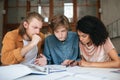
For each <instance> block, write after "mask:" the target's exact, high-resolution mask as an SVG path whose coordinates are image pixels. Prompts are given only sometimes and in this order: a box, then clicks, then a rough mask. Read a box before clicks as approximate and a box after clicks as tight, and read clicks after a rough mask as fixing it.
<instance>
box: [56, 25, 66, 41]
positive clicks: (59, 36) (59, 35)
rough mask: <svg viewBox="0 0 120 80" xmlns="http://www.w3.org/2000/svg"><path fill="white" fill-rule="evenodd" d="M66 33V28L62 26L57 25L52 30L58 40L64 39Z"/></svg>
mask: <svg viewBox="0 0 120 80" xmlns="http://www.w3.org/2000/svg"><path fill="white" fill-rule="evenodd" d="M67 33H68V30H67V29H66V28H65V27H64V26H58V28H57V29H55V30H54V35H55V36H56V38H57V39H58V40H60V41H65V40H66V38H67Z"/></svg>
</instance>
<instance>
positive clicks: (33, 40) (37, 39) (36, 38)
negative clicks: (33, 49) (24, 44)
mask: <svg viewBox="0 0 120 80" xmlns="http://www.w3.org/2000/svg"><path fill="white" fill-rule="evenodd" d="M40 40H41V38H40V36H39V35H36V34H35V35H33V36H32V41H31V43H32V44H33V45H37V44H38V42H39V41H40Z"/></svg>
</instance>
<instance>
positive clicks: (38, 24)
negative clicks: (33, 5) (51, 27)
mask: <svg viewBox="0 0 120 80" xmlns="http://www.w3.org/2000/svg"><path fill="white" fill-rule="evenodd" d="M42 24H43V22H42V21H39V20H37V19H36V18H33V19H32V20H31V21H30V22H29V23H28V22H24V27H25V28H26V35H27V36H28V38H30V40H31V39H32V36H33V35H34V34H39V33H40V29H41V28H42Z"/></svg>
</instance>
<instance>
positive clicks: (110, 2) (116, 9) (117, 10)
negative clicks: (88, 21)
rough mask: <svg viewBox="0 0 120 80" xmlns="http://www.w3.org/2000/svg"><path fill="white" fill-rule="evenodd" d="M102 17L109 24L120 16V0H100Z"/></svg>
mask: <svg viewBox="0 0 120 80" xmlns="http://www.w3.org/2000/svg"><path fill="white" fill-rule="evenodd" d="M100 2H101V3H100V4H101V10H102V12H101V19H102V21H103V22H104V23H105V25H108V24H110V23H112V22H113V21H115V20H117V19H118V18H120V0H100Z"/></svg>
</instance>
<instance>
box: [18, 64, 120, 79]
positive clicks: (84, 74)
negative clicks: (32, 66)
mask: <svg viewBox="0 0 120 80" xmlns="http://www.w3.org/2000/svg"><path fill="white" fill-rule="evenodd" d="M16 80H120V68H119V69H115V68H87V67H78V66H74V67H68V68H67V70H66V71H63V72H55V73H50V74H47V75H26V76H24V77H21V78H18V79H16Z"/></svg>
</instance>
